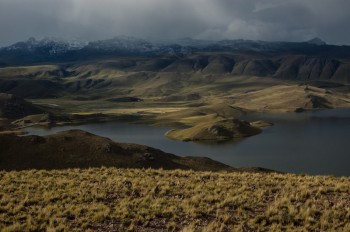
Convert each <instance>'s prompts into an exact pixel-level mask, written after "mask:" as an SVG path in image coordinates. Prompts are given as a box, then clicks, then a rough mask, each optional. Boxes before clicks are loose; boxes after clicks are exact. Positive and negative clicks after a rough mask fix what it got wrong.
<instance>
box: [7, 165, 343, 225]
mask: <svg viewBox="0 0 350 232" xmlns="http://www.w3.org/2000/svg"><path fill="white" fill-rule="evenodd" d="M0 185H1V186H2V187H1V188H0V196H1V198H0V212H1V213H0V229H1V230H4V231H29V230H31V231H46V230H48V231H52V230H59V231H81V230H87V231H349V230H350V217H349V215H350V179H349V178H346V177H343V178H335V177H323V176H314V177H313V176H305V175H291V174H262V173H260V174H256V173H255V174H252V173H227V172H194V171H180V170H173V171H165V170H154V169H143V170H141V169H116V168H99V169H69V170H52V171H44V170H42V171H37V170H29V171H21V172H15V171H12V172H4V171H0Z"/></svg>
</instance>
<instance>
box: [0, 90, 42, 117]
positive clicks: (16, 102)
mask: <svg viewBox="0 0 350 232" xmlns="http://www.w3.org/2000/svg"><path fill="white" fill-rule="evenodd" d="M43 112H44V110H43V109H42V108H40V107H38V106H35V105H33V104H32V103H30V102H27V101H25V100H24V99H23V98H21V97H18V96H15V95H12V94H4V93H0V118H11V119H13V118H21V117H24V116H27V115H30V114H38V113H43Z"/></svg>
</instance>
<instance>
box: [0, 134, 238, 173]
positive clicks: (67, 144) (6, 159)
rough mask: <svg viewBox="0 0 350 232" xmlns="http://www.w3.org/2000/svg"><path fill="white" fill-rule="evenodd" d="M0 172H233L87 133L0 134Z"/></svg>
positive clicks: (216, 164)
mask: <svg viewBox="0 0 350 232" xmlns="http://www.w3.org/2000/svg"><path fill="white" fill-rule="evenodd" d="M0 147H1V150H0V170H1V169H2V170H23V169H33V168H35V169H61V168H89V167H102V166H106V167H120V168H164V169H194V170H234V168H231V167H229V166H227V165H224V164H222V163H219V162H216V161H213V160H211V159H209V158H201V157H179V156H176V155H173V154H169V153H165V152H163V151H161V150H158V149H154V148H151V147H147V146H142V145H137V144H126V143H116V142H113V141H112V140H110V139H107V138H103V137H99V136H96V135H93V134H90V133H87V132H85V131H80V130H70V131H65V132H60V133H57V134H54V135H49V136H45V137H40V136H16V135H11V134H0Z"/></svg>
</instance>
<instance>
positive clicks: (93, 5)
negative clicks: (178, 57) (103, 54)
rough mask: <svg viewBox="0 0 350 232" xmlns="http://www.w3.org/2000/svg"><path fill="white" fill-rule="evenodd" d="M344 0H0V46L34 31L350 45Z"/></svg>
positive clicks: (63, 35) (85, 35)
mask: <svg viewBox="0 0 350 232" xmlns="http://www.w3.org/2000/svg"><path fill="white" fill-rule="evenodd" d="M349 12H350V1H349V0H0V46H4V45H9V44H11V43H13V42H16V41H19V40H25V39H27V38H29V37H31V36H34V37H36V38H43V37H61V38H66V39H82V40H96V39H106V38H111V37H114V36H117V35H130V36H136V37H142V38H154V39H156V38H161V39H167V38H173V39H174V38H181V37H193V38H200V39H213V40H219V39H240V38H242V39H259V40H269V41H270V40H287V41H304V40H307V39H310V38H313V37H316V36H318V37H320V38H322V39H324V40H325V41H327V42H328V43H334V44H350V30H349V29H348V28H349V25H348V24H349V22H350V14H349Z"/></svg>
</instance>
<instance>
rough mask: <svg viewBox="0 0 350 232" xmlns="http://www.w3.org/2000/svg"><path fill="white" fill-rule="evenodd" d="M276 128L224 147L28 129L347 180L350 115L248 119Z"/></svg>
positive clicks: (142, 130) (116, 129)
mask: <svg viewBox="0 0 350 232" xmlns="http://www.w3.org/2000/svg"><path fill="white" fill-rule="evenodd" d="M246 119H249V120H256V119H263V120H266V121H270V122H273V123H274V124H275V125H274V126H272V127H270V128H267V129H264V131H263V132H262V133H261V134H259V135H257V136H253V137H249V138H245V139H242V140H240V141H236V142H228V143H223V144H210V145H208V144H197V143H193V142H181V141H174V140H169V139H167V138H166V137H165V136H164V133H165V132H166V131H167V130H169V129H171V128H157V127H151V126H147V125H139V124H128V123H118V122H108V123H91V124H86V125H76V126H60V127H53V128H49V129H48V128H41V127H33V128H27V131H28V132H29V133H30V134H35V135H48V134H53V133H55V132H58V131H63V130H69V129H81V130H85V131H88V132H90V133H93V134H97V135H100V136H104V137H108V138H111V139H112V140H114V141H118V142H128V143H138V144H144V145H147V146H151V147H155V148H158V149H161V150H163V151H166V152H169V153H173V154H176V155H181V156H207V157H210V158H212V159H215V160H218V161H220V162H223V163H226V164H228V165H231V166H233V167H253V166H254V167H264V168H270V169H274V170H279V171H285V172H293V173H307V174H317V175H336V176H350V109H335V110H324V111H317V112H309V113H298V114H297V113H280V114H252V115H248V116H246Z"/></svg>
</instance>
